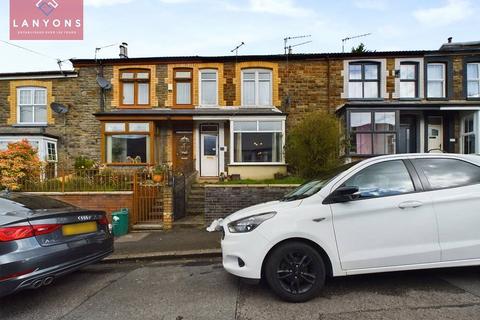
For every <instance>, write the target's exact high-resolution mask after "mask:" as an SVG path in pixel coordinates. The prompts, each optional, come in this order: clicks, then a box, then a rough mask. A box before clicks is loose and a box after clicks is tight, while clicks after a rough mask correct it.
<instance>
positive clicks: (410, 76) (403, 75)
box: [400, 62, 418, 98]
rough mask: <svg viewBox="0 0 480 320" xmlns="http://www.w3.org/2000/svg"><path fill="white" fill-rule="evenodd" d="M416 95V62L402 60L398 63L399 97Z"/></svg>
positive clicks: (415, 96) (414, 96)
mask: <svg viewBox="0 0 480 320" xmlns="http://www.w3.org/2000/svg"><path fill="white" fill-rule="evenodd" d="M417 97H418V64H417V63H412V62H402V63H401V64H400V98H417Z"/></svg>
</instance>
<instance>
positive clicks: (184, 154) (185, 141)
mask: <svg viewBox="0 0 480 320" xmlns="http://www.w3.org/2000/svg"><path fill="white" fill-rule="evenodd" d="M173 169H174V170H175V171H177V172H182V173H184V174H188V173H190V172H192V171H193V134H192V131H176V132H174V135H173Z"/></svg>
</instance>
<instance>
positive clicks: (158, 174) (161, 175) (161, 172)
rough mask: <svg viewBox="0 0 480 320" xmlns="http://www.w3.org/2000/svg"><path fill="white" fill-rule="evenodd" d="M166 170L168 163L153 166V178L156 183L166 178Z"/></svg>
mask: <svg viewBox="0 0 480 320" xmlns="http://www.w3.org/2000/svg"><path fill="white" fill-rule="evenodd" d="M166 172H167V166H166V165H164V164H159V165H156V166H155V168H153V175H152V180H153V181H154V182H156V183H160V182H163V180H164V179H165V174H166Z"/></svg>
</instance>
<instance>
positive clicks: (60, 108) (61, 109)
mask: <svg viewBox="0 0 480 320" xmlns="http://www.w3.org/2000/svg"><path fill="white" fill-rule="evenodd" d="M50 108H52V110H53V112H55V113H58V114H65V113H67V112H68V107H67V106H65V105H63V104H61V103H57V102H52V103H51V104H50Z"/></svg>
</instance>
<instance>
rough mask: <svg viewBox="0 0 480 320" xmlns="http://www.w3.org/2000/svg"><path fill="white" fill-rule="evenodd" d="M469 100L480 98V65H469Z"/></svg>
mask: <svg viewBox="0 0 480 320" xmlns="http://www.w3.org/2000/svg"><path fill="white" fill-rule="evenodd" d="M467 98H480V63H478V62H477V63H469V64H467Z"/></svg>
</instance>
